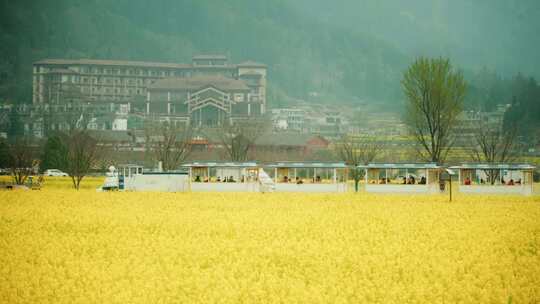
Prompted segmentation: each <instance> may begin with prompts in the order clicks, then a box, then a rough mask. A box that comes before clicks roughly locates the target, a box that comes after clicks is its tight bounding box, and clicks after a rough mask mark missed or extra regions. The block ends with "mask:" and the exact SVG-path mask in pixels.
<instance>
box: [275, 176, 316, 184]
mask: <svg viewBox="0 0 540 304" xmlns="http://www.w3.org/2000/svg"><path fill="white" fill-rule="evenodd" d="M281 182H282V183H291V182H295V183H296V184H297V185H301V184H303V183H304V180H302V179H301V178H300V177H298V176H297V177H296V178H295V179H294V180H293V179H292V178H289V177H288V176H287V175H285V176H283V179H282V180H281ZM311 182H312V183H320V182H322V179H321V176H319V175H317V176H315V177H312V178H311Z"/></svg>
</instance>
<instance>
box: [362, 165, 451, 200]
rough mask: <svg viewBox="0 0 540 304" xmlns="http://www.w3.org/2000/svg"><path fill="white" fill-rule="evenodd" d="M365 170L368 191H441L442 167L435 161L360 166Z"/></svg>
mask: <svg viewBox="0 0 540 304" xmlns="http://www.w3.org/2000/svg"><path fill="white" fill-rule="evenodd" d="M358 168H360V169H364V170H365V189H366V192H373V193H440V192H441V186H440V183H439V176H440V173H441V170H442V168H441V167H440V166H438V165H437V164H434V163H410V164H405V163H403V164H401V163H400V164H386V163H385V164H383V163H371V164H367V165H362V166H358Z"/></svg>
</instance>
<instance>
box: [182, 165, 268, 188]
mask: <svg viewBox="0 0 540 304" xmlns="http://www.w3.org/2000/svg"><path fill="white" fill-rule="evenodd" d="M183 167H185V168H188V169H189V184H190V186H189V187H190V190H191V191H193V192H258V191H260V183H259V178H258V176H259V166H258V165H257V163H255V162H193V163H189V164H185V165H183Z"/></svg>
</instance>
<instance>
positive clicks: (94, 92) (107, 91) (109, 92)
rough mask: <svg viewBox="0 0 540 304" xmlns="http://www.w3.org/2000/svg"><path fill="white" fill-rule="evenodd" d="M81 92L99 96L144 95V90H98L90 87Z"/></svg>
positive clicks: (83, 88)
mask: <svg viewBox="0 0 540 304" xmlns="http://www.w3.org/2000/svg"><path fill="white" fill-rule="evenodd" d="M81 90H82V92H83V93H86V94H88V93H90V92H92V93H93V94H100V93H104V94H128V95H133V94H137V95H141V94H144V90H143V89H124V88H114V89H113V88H99V87H92V88H89V87H82V89H81Z"/></svg>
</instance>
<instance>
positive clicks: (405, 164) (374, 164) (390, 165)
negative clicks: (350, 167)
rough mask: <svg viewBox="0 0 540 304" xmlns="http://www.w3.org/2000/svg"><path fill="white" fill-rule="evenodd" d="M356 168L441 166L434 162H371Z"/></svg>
mask: <svg viewBox="0 0 540 304" xmlns="http://www.w3.org/2000/svg"><path fill="white" fill-rule="evenodd" d="M358 168H362V169H439V168H441V167H440V166H438V165H437V164H434V163H408V164H407V163H399V164H395V163H394V164H392V163H389V164H382V163H371V164H367V165H360V166H358Z"/></svg>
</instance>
